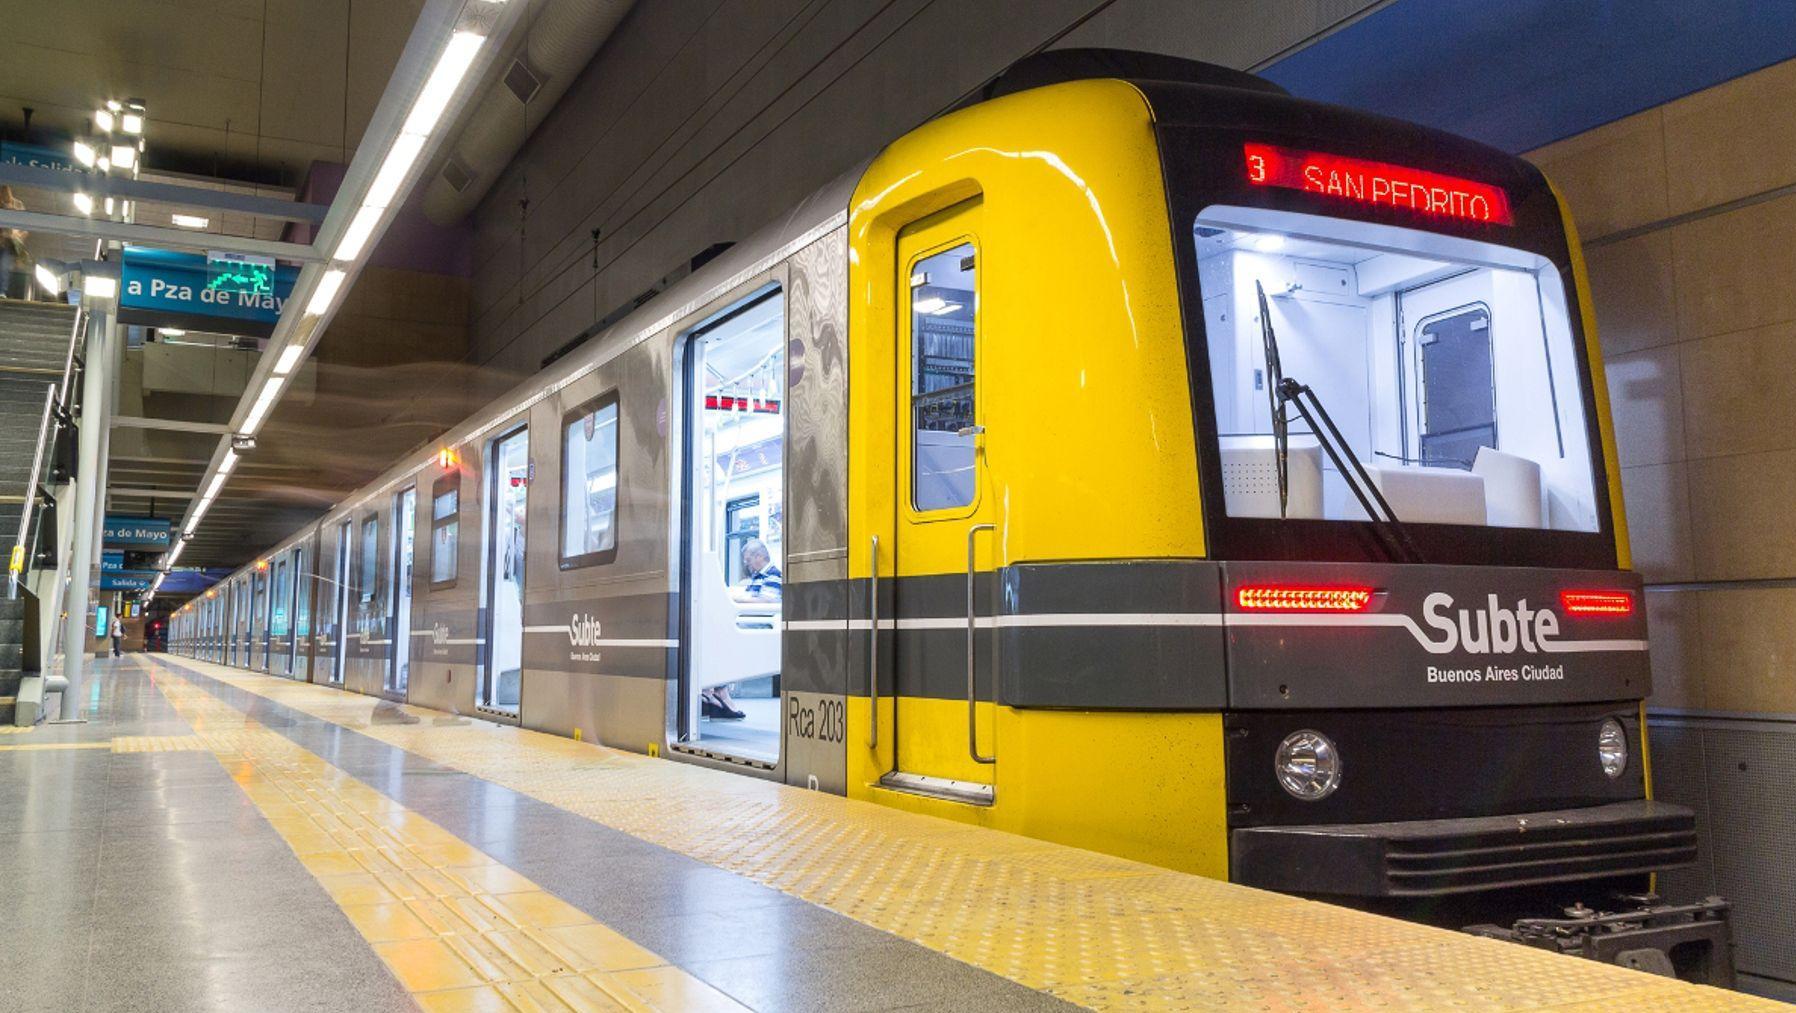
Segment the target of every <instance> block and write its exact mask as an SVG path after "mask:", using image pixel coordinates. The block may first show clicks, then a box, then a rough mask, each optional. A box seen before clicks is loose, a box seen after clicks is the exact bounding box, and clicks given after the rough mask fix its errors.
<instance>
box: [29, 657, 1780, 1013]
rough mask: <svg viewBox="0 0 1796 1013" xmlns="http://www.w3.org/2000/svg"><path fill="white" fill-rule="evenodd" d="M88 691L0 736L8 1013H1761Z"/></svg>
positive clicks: (355, 716)
mask: <svg viewBox="0 0 1796 1013" xmlns="http://www.w3.org/2000/svg"><path fill="white" fill-rule="evenodd" d="M101 671H102V674H101V677H100V678H99V679H98V680H96V687H97V688H96V691H95V695H94V696H93V697H92V698H91V700H90V704H91V708H92V714H93V719H92V720H91V721H90V722H89V723H88V724H85V725H72V726H69V725H64V726H39V727H38V728H36V729H33V730H31V731H30V732H27V733H25V734H22V735H9V736H5V737H4V738H0V764H4V765H6V768H7V775H8V776H7V777H6V779H5V782H4V783H3V784H0V806H4V808H0V863H4V868H5V869H6V871H8V872H11V873H12V875H10V876H6V877H5V878H4V879H0V895H3V896H0V910H4V911H7V912H9V914H11V915H12V917H10V918H9V919H8V923H9V927H10V928H11V932H10V933H9V936H10V938H11V939H12V941H13V944H14V945H13V946H12V947H9V949H10V950H11V952H13V953H15V954H18V955H19V956H20V958H21V959H20V960H18V961H17V962H16V964H17V966H16V967H15V970H14V973H13V975H12V976H11V981H10V982H7V983H6V984H4V985H0V1010H11V1009H21V1010H36V1009H47V1010H61V1009H156V1010H185V1009H195V1010H199V1009H231V1010H277V1009H319V1010H329V1009H345V1010H351V1009H353V1010H379V1009H389V1008H395V1009H404V1008H409V1007H412V1006H414V1005H416V1006H421V1007H424V1008H427V1009H514V1008H515V1009H544V1008H549V1009H556V1008H560V1009H565V1008H574V1009H588V1008H592V1009H620V1008H621V1009H741V1008H744V1007H747V1008H753V1009H780V1010H785V1009H794V1010H800V1009H815V1010H857V1009H865V1010H876V1009H919V1010H931V1009H940V1010H988V1009H989V1010H1006V1009H1026V1008H1027V1009H1033V1008H1037V1007H1041V1008H1048V1007H1061V1008H1066V1006H1067V1003H1074V1004H1078V1005H1085V1006H1091V1007H1096V1008H1144V1009H1147V1008H1155V1009H1158V1008H1177V1009H1307V1008H1332V1009H1357V1008H1384V1009H1447V1008H1457V1009H1543V1008H1552V1009H1694V1008H1751V1007H1752V1006H1755V1005H1758V1004H1757V1003H1756V1002H1755V1001H1754V1000H1751V999H1748V998H1746V997H1743V996H1733V995H1727V994H1723V993H1718V992H1714V991H1711V990H1699V989H1695V988H1692V987H1689V986H1684V985H1681V984H1678V983H1675V982H1668V981H1664V980H1661V979H1654V978H1649V977H1645V976H1642V975H1638V974H1634V973H1631V972H1625V971H1620V970H1618V969H1614V968H1607V967H1602V966H1599V965H1594V964H1590V963H1587V962H1582V961H1576V960H1572V959H1570V958H1561V957H1556V956H1554V955H1551V954H1546V953H1541V952H1538V951H1531V950H1526V949H1522V948H1520V947H1513V946H1508V945H1506V944H1502V943H1496V942H1492V941H1488V940H1479V939H1472V938H1470V937H1466V936H1462V935H1458V934H1454V933H1445V932H1437V931H1434V930H1430V929H1424V928H1419V927H1416V926H1412V925H1407V924H1404V923H1399V922H1393V921H1389V920H1386V919H1379V918H1373V917H1370V916H1364V915H1359V914H1355V913H1352V912H1346V911H1342V910H1339V909H1336V908H1331V907H1327V906H1325V905H1319V904H1313V903H1309V902H1304V901H1297V900H1292V899H1290V898H1284V897H1279V896H1276V895H1272V894H1266V893H1262V892H1259V891H1253V890H1246V889H1243V888H1239V887H1234V886H1231V885H1228V884H1223V883H1215V882H1212V881H1208V880H1203V879H1199V878H1196V877H1191V876H1184V875H1180V874H1176V873H1170V872H1167V871H1165V870H1160V869H1155V868H1152V867H1148V866H1142V865H1138V864H1135V863H1130V862H1124V861H1121V860H1118V859H1113V858H1109V857H1107V856H1102V855H1094V854H1091V853H1089V852H1082V851H1077V850H1075V849H1070V848H1064V847H1059V846H1056V845H1051V844H1045V843H1043V842H1039V841H1033V840H1028V839H1024V838H1018V837H1014V836H1010V835H1006V834H1000V833H995V832H991V831H983V830H977V829H973V828H968V827H963V826H960V825H957V824H948V823H943V822H941V821H938V820H932V819H929V818H926V817H919V816H913V815H909V814H904V813H898V812H894V811H891V810H887V809H884V808H881V807H877V806H872V805H868V804H865V803H859V802H852V801H848V800H844V799H840V798H835V797H833V796H827V795H822V794H819V793H816V792H805V791H801V790H797V789H791V788H785V787H782V786H779V785H773V784H769V783H767V782H763V781H758V780H752V779H748V778H743V777H738V776H734V775H730V774H727V773H722V772H718V771H712V770H705V769H702V768H698V767H694V766H690V765H685V764H679V763H674V762H671V761H666V760H651V759H648V758H646V757H639V756H635V755H634V754H625V753H619V752H616V751H612V750H607V749H603V748H601V747H595V746H592V745H590V744H581V743H575V742H572V741H570V740H565V739H559V738H554V737H551V736H545V735H538V734H535V733H531V732H520V731H518V730H516V729H512V728H502V727H498V726H493V725H489V724H486V723H483V722H478V721H469V720H467V719H464V718H457V717H452V716H450V715H446V714H440V713H437V712H432V711H427V710H422V709H416V708H409V707H408V708H395V707H394V706H393V705H391V704H384V703H379V702H377V701H375V700H372V699H370V698H367V697H359V696H353V695H349V694H345V693H342V692H340V691H336V690H330V689H325V688H322V687H314V686H308V685H303V684H298V683H293V682H289V681H286V680H282V679H274V678H270V677H266V676H259V675H253V674H249V673H244V672H240V671H235V670H231V669H226V668H223V667H220V666H215V665H208V664H203V663H198V662H192V661H187V660H184V659H166V658H152V657H145V656H138V657H128V658H126V659H124V660H123V661H119V662H106V663H104V664H103V667H102V670H101ZM8 844H10V847H8V846H6V845H8ZM1766 1008H1777V1007H1774V1006H1770V1005H1768V1004H1767V1005H1766Z"/></svg>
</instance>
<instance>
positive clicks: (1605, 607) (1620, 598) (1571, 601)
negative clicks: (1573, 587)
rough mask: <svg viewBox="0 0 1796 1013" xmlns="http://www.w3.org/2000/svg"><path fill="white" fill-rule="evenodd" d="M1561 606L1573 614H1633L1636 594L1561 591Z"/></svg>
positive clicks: (1624, 592)
mask: <svg viewBox="0 0 1796 1013" xmlns="http://www.w3.org/2000/svg"><path fill="white" fill-rule="evenodd" d="M1559 606H1560V607H1561V608H1563V609H1565V614H1566V615H1572V616H1631V615H1633V614H1634V595H1633V594H1632V593H1630V592H1627V591H1561V592H1559Z"/></svg>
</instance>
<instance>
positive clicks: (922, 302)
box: [910, 242, 978, 511]
mask: <svg viewBox="0 0 1796 1013" xmlns="http://www.w3.org/2000/svg"><path fill="white" fill-rule="evenodd" d="M976 271H977V266H976V264H975V254H974V250H973V244H972V243H970V242H968V243H961V244H960V245H958V246H955V247H953V248H951V249H947V250H942V251H941V252H939V253H933V254H930V255H929V256H927V257H922V258H919V259H918V260H917V261H916V262H915V263H914V264H913V265H912V266H911V271H910V319H911V328H910V333H911V398H910V404H911V505H912V506H913V507H914V508H916V509H917V510H919V511H926V510H945V509H950V508H953V507H964V506H970V505H972V503H973V500H974V498H975V496H976V494H977V492H978V485H977V480H976V472H975V470H974V463H975V460H976V458H975V454H976V449H977V443H976V437H975V436H974V432H973V430H974V424H975V418H976V412H975V407H976V406H975V403H974V399H973V398H974V390H975V388H974V376H973V364H974V339H975V336H976V334H977V328H976V326H975V325H976V323H977V314H978V285H977V281H978V278H977V274H976Z"/></svg>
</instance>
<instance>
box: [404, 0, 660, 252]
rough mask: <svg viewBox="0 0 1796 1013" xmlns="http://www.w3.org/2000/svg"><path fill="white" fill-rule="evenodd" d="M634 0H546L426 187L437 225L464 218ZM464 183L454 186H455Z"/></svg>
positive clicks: (427, 207) (428, 211)
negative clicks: (521, 41)
mask: <svg viewBox="0 0 1796 1013" xmlns="http://www.w3.org/2000/svg"><path fill="white" fill-rule="evenodd" d="M630 4H631V0H545V2H542V3H541V4H540V9H539V10H538V12H537V14H536V16H535V17H534V18H533V19H532V20H531V22H530V24H529V26H528V27H527V28H525V29H524V41H523V43H522V44H521V45H520V46H519V47H518V48H517V50H515V51H514V52H513V53H512V58H511V59H509V60H503V61H498V66H499V67H501V68H503V69H502V70H501V71H500V72H499V73H498V74H497V75H495V76H493V77H492V78H490V79H489V80H488V81H487V82H486V83H485V86H484V90H483V92H482V93H481V95H480V97H479V98H478V99H477V100H476V101H475V103H474V111H473V112H472V113H471V114H469V116H468V117H467V120H466V122H465V123H464V124H463V125H462V128H461V133H460V134H458V135H457V136H456V138H455V141H454V143H453V144H452V145H451V146H450V147H449V152H448V157H447V158H445V159H444V160H443V161H442V163H441V164H440V165H439V166H438V167H437V171H436V172H435V173H433V174H432V175H431V177H430V182H429V185H428V187H427V188H426V189H425V191H424V213H425V214H426V215H428V216H429V217H430V220H431V221H433V222H436V223H437V224H439V225H453V224H454V223H456V222H459V221H461V220H462V219H463V218H464V217H466V216H467V214H468V212H469V211H472V210H473V209H474V206H475V205H476V204H479V203H480V200H481V198H482V197H485V196H486V192H487V190H489V189H491V187H492V185H493V181H494V180H496V179H498V178H499V174H500V173H501V172H503V171H504V170H505V167H506V166H507V165H509V164H511V160H512V159H513V158H514V157H516V155H517V153H518V149H520V148H522V147H523V146H524V142H525V141H526V140H528V139H529V137H530V134H531V132H532V131H534V130H535V129H536V128H537V126H538V125H539V124H541V123H542V121H543V117H545V116H547V115H548V114H549V110H551V109H553V108H555V103H557V102H559V101H560V100H561V96H562V95H563V94H565V93H566V92H567V89H568V86H569V85H571V84H573V82H574V78H575V77H576V76H577V75H579V73H580V71H582V70H584V69H585V68H586V65H587V64H588V63H591V62H592V58H593V55H594V54H596V53H597V52H598V51H599V47H600V46H602V45H604V43H605V40H606V39H607V38H609V37H610V36H611V32H612V30H613V29H615V28H616V27H617V23H618V22H619V21H622V20H623V17H624V15H625V14H626V13H628V12H629V10H630ZM458 183H459V184H460V185H457V184H458Z"/></svg>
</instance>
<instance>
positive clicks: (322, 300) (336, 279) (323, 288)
mask: <svg viewBox="0 0 1796 1013" xmlns="http://www.w3.org/2000/svg"><path fill="white" fill-rule="evenodd" d="M342 287H343V272H342V271H340V270H337V269H335V268H332V269H331V270H329V271H326V272H324V277H322V278H320V279H318V287H317V288H315V289H313V290H312V301H311V302H308V303H306V312H307V313H310V314H312V315H313V316H315V317H321V316H323V315H324V314H325V312H326V311H328V310H329V309H330V308H331V303H333V302H335V301H336V299H337V290H338V289H340V288H342Z"/></svg>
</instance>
